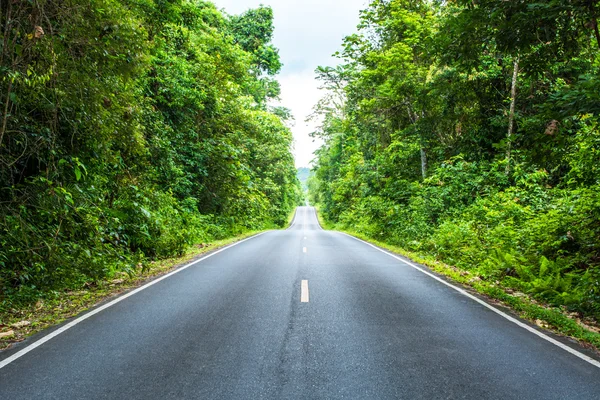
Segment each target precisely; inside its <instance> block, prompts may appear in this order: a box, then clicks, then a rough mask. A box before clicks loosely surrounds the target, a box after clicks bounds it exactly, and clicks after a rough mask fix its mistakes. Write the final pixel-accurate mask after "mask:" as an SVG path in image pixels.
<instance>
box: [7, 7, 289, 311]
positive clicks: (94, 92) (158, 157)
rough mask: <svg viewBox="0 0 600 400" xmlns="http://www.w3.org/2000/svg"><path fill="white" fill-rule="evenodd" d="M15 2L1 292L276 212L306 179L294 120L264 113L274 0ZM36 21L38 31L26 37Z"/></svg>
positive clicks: (265, 223)
mask: <svg viewBox="0 0 600 400" xmlns="http://www.w3.org/2000/svg"><path fill="white" fill-rule="evenodd" d="M40 7H43V10H42V9H41V8H40ZM10 8H11V11H10V13H11V14H10V18H9V15H8V13H9V10H8V9H7V8H6V7H2V9H1V10H0V23H1V24H2V26H4V24H6V23H7V21H8V22H10V21H12V22H14V24H13V25H11V26H9V27H8V28H7V29H6V30H4V29H3V33H2V34H4V33H5V32H8V34H9V35H11V36H10V38H7V39H6V40H5V41H4V43H8V47H1V48H0V52H1V57H0V104H2V105H3V106H2V107H3V110H4V106H5V105H7V107H8V112H7V113H0V114H1V115H0V129H1V130H0V164H1V165H2V168H0V261H1V262H2V266H3V267H2V268H1V269H0V304H8V303H10V301H13V300H14V301H17V300H18V299H25V300H26V299H31V297H30V295H31V296H33V297H35V296H37V295H39V294H40V293H42V294H43V293H46V292H47V291H49V290H54V289H64V288H73V287H80V286H81V285H83V284H84V283H86V282H88V283H89V282H102V281H103V280H105V279H108V278H110V277H111V276H112V275H114V274H117V273H119V272H122V271H125V272H127V273H129V274H135V273H136V271H137V270H138V264H142V265H143V264H144V263H146V262H147V260H148V259H152V258H159V257H169V256H173V255H177V254H182V253H183V252H185V251H186V249H187V248H188V247H189V246H192V245H194V244H197V243H198V242H204V243H205V242H208V241H211V240H213V239H217V238H224V237H226V236H231V235H233V234H237V233H240V232H242V231H245V230H248V229H252V230H256V229H261V228H264V227H272V226H274V225H281V224H283V223H284V222H285V217H286V216H287V215H288V213H289V211H290V210H291V208H292V207H293V206H294V205H295V204H296V203H297V201H298V196H299V189H298V182H297V180H296V177H295V170H294V166H293V165H294V163H293V158H292V155H291V143H292V137H291V132H290V131H289V130H288V129H287V128H286V127H285V125H284V123H283V122H282V120H281V119H280V117H278V116H276V115H275V114H272V113H270V112H268V111H267V109H268V107H267V99H269V98H273V97H276V96H278V94H279V85H278V83H277V82H276V80H275V79H274V77H271V76H269V77H265V76H262V75H263V73H268V74H271V75H273V74H275V73H276V72H277V71H278V70H279V68H280V63H279V57H278V54H277V49H275V48H274V47H273V46H272V45H271V43H270V41H271V37H272V30H273V24H272V12H271V10H270V9H269V8H266V7H260V8H259V9H257V10H253V11H249V12H248V13H246V14H245V15H243V16H239V17H230V16H225V15H222V14H221V12H220V11H218V10H217V8H216V7H215V6H214V4H212V3H209V2H205V1H198V0H175V1H156V2H155V1H149V0H127V1H117V0H92V1H83V0H74V1H71V2H69V3H68V4H62V3H61V4H58V3H56V2H47V1H42V2H11V5H10ZM42 17H43V18H42ZM32 24H33V25H32ZM32 26H34V27H40V30H38V29H37V28H36V30H35V32H38V33H39V35H40V37H39V38H36V37H35V32H34V33H33V37H32V38H31V39H27V36H26V35H27V34H32V32H31V27H32ZM245 30H248V32H246V31H245ZM42 31H43V33H44V34H43V35H41V32H42ZM244 32H245V33H244ZM236 37H237V39H236ZM238 39H239V40H238ZM244 40H245V42H243V43H242V41H244ZM277 114H279V115H281V117H282V118H283V117H285V116H286V113H285V112H283V110H278V111H277ZM6 266H8V267H6ZM20 296H23V297H20ZM9 300H10V301H9Z"/></svg>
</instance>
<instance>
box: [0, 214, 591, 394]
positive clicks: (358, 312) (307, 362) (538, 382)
mask: <svg viewBox="0 0 600 400" xmlns="http://www.w3.org/2000/svg"><path fill="white" fill-rule="evenodd" d="M33 343H34V340H28V341H26V342H25V343H22V344H20V345H18V346H17V347H16V348H15V349H13V350H11V351H9V352H4V353H0V360H2V359H7V357H10V356H12V355H14V354H15V353H16V352H18V351H22V350H23V349H26V348H28V347H27V346H31V345H32V344H33ZM575 349H577V348H576V347H575ZM578 351H582V352H585V350H583V349H578ZM0 399H13V400H14V399H478V400H480V399H563V400H564V399H578V400H581V399H600V368H598V367H597V366H595V365H592V364H590V363H589V362H586V361H585V360H583V359H581V358H578V357H577V356H575V355H573V354H570V353H568V352H567V351H565V350H564V349H562V348H560V347H558V346H556V345H555V344H553V343H550V342H548V341H547V340H544V339H543V338H540V337H538V336H536V335H535V334H532V333H531V332H529V331H528V330H526V329H524V328H523V327H521V326H518V325H516V324H515V323H513V322H511V321H509V320H507V319H506V318H504V317H503V316H501V315H499V314H498V313H495V312H494V311H493V310H490V309H489V308H487V307H485V306H484V305H482V304H480V303H478V302H477V301H474V300H473V299H471V298H469V297H467V296H465V295H464V294H462V293H460V292H458V291H457V290H455V289H454V288H452V287H449V286H447V285H445V284H443V283H441V282H439V281H438V280H436V279H434V278H432V277H431V276H428V275H426V274H424V273H422V272H421V271H419V270H417V269H415V268H413V267H411V266H409V265H407V264H405V263H403V262H402V261H400V260H398V259H395V258H393V257H390V256H389V255H387V254H385V253H383V252H381V251H379V250H377V249H376V248H374V247H372V246H369V245H367V244H365V243H363V242H361V241H358V240H356V239H354V238H352V237H349V236H347V235H344V234H342V233H337V232H330V231H324V230H322V229H321V228H320V227H319V225H318V222H317V220H316V217H315V213H314V209H312V208H310V207H300V208H299V209H298V210H297V214H296V218H295V220H294V223H293V225H292V226H291V227H290V228H289V229H287V230H282V231H270V232H267V233H264V234H262V235H260V236H258V237H254V238H252V239H249V240H246V241H244V242H242V243H239V244H237V245H235V246H233V247H231V248H228V249H226V250H224V251H221V252H219V253H218V254H214V255H213V256H211V257H209V258H206V259H205V260H203V261H201V262H199V263H197V264H194V265H192V266H190V267H189V268H187V269H184V270H181V271H180V272H178V273H176V274H174V275H172V276H170V277H168V278H166V279H163V280H161V281H159V282H157V283H156V284H154V285H152V286H149V287H147V288H145V289H143V290H141V291H139V292H137V293H135V294H133V295H131V296H130V297H127V298H125V299H124V300H122V301H120V302H118V303H116V304H114V305H112V306H110V307H108V308H106V309H104V310H102V311H100V312H98V313H96V314H94V315H92V316H90V317H89V318H87V319H85V320H83V321H81V322H79V323H77V324H75V325H73V326H72V327H71V328H70V329H68V330H65V331H64V332H62V333H60V334H59V335H57V336H56V337H53V338H52V339H50V340H48V341H47V342H45V343H43V344H42V345H40V346H39V347H37V348H35V349H33V350H31V351H29V352H28V353H27V354H24V355H23V356H22V357H20V358H17V359H15V360H14V361H12V362H10V363H9V364H7V365H5V366H4V367H3V368H1V369H0Z"/></svg>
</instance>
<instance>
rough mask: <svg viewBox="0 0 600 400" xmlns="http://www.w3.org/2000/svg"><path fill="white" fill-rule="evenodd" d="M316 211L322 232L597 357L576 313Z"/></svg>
mask: <svg viewBox="0 0 600 400" xmlns="http://www.w3.org/2000/svg"><path fill="white" fill-rule="evenodd" d="M318 211H319V210H318V208H317V218H318V220H319V223H320V224H321V227H322V228H323V229H327V230H338V231H340V232H345V233H347V234H349V235H352V236H355V237H357V238H359V239H362V240H365V241H368V242H369V243H372V244H374V245H376V246H378V247H381V248H383V249H386V250H389V251H391V252H393V253H395V254H398V255H400V256H403V257H405V258H407V259H410V260H412V261H415V262H417V263H419V264H422V265H425V266H426V267H428V268H429V269H430V270H431V271H433V272H435V273H437V274H438V275H442V276H444V277H447V278H449V279H450V280H451V281H453V282H455V283H458V284H459V285H461V286H463V288H464V289H466V290H468V291H470V292H472V293H473V292H475V293H477V294H479V295H481V296H483V297H485V298H486V299H487V300H488V302H489V303H491V304H495V305H499V306H501V307H505V308H507V309H509V310H512V311H513V312H514V314H516V315H517V316H519V317H520V318H522V319H525V320H527V321H529V322H531V323H532V324H535V325H537V326H538V327H540V328H542V329H545V330H547V331H550V332H553V333H555V334H557V335H560V336H564V337H568V338H571V339H574V340H575V341H577V342H578V343H579V344H581V345H582V346H584V347H586V348H588V349H591V350H593V351H595V352H596V353H597V354H598V355H600V328H599V327H598V325H597V322H596V321H590V320H588V321H584V320H582V319H581V318H579V316H578V315H577V314H576V313H568V312H567V311H566V310H563V309H560V308H556V307H550V306H548V305H545V304H540V303H539V302H538V301H536V300H535V299H532V298H531V297H529V296H528V295H526V294H525V293H521V292H517V291H514V290H512V289H510V288H505V287H502V286H501V285H500V284H499V282H490V281H486V280H483V279H482V278H481V277H479V276H477V275H475V274H472V273H470V272H469V271H465V270H461V269H459V268H456V267H453V266H450V265H448V264H444V263H443V262H441V261H439V260H436V259H435V258H434V257H432V256H429V255H423V254H417V253H414V252H410V251H406V250H404V249H402V248H400V247H398V246H394V245H391V244H388V243H385V242H381V241H379V240H376V239H373V238H371V237H369V236H367V235H364V234H361V233H359V232H354V231H352V230H348V229H340V228H339V227H337V226H335V224H331V223H330V222H328V221H326V220H324V219H323V218H322V216H321V214H320V213H319V212H318Z"/></svg>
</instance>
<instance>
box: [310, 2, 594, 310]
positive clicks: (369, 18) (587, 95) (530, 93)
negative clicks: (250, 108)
mask: <svg viewBox="0 0 600 400" xmlns="http://www.w3.org/2000/svg"><path fill="white" fill-rule="evenodd" d="M599 14H600V6H599V5H598V2H596V1H591V0H518V1H504V0H485V1H475V0H453V1H427V0H374V1H371V2H370V4H369V5H368V7H367V8H366V9H365V10H364V11H362V12H361V15H360V25H359V29H358V31H357V33H356V34H353V35H350V36H347V37H346V38H345V39H344V41H343V44H342V47H341V50H340V51H339V52H338V53H336V56H337V57H338V59H339V64H338V65H335V66H322V67H319V68H318V69H317V74H318V78H319V79H320V82H321V85H322V87H323V90H324V91H325V92H324V93H325V95H324V97H323V98H322V99H321V100H320V102H319V103H318V104H317V105H316V106H315V109H314V115H313V117H314V118H315V119H316V120H318V121H320V122H319V127H318V129H317V130H316V131H315V132H314V136H315V137H318V138H320V139H321V140H323V142H324V145H323V146H322V147H321V148H320V150H318V152H317V156H316V164H315V167H314V171H313V176H312V177H311V178H310V180H309V190H310V197H311V202H312V203H314V204H317V206H318V208H319V210H320V213H321V215H322V217H323V218H324V220H325V221H326V222H327V223H328V224H329V225H331V226H332V227H335V228H338V229H344V230H347V231H350V232H355V233H357V234H361V235H363V236H364V237H367V238H371V239H376V240H378V241H381V242H384V243H388V244H391V245H395V246H398V247H400V248H402V249H404V250H406V251H408V252H411V253H412V254H419V255H423V256H426V257H430V258H433V259H434V260H437V261H439V262H442V263H445V264H446V265H449V266H451V267H452V268H456V269H457V270H458V271H464V272H463V273H464V274H468V275H469V276H470V277H472V278H471V281H481V282H487V283H488V284H489V285H491V286H496V287H499V288H502V289H503V290H508V291H510V292H514V293H522V294H524V295H526V296H530V297H531V298H533V299H534V300H536V301H538V302H540V303H542V304H546V305H549V306H554V307H557V308H559V309H562V310H565V312H569V313H575V314H576V315H579V316H583V317H588V318H594V319H596V320H598V319H599V318H600V157H599V156H600V133H599V130H598V123H599V121H600V74H599V73H600V70H599V68H600V56H599V55H600V51H599V50H600V32H599V28H598V20H597V18H598V15H599Z"/></svg>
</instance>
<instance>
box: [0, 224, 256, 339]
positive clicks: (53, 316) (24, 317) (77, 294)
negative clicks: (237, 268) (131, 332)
mask: <svg viewBox="0 0 600 400" xmlns="http://www.w3.org/2000/svg"><path fill="white" fill-rule="evenodd" d="M260 232H263V231H253V232H247V233H245V234H242V235H239V236H235V237H232V238H228V239H223V240H219V241H215V242H214V243H209V244H204V243H203V244H198V245H196V246H193V247H192V248H190V249H189V250H188V251H187V252H186V253H185V254H184V255H183V256H181V257H175V258H168V259H164V260H159V261H153V262H151V264H150V268H148V269H147V270H146V271H144V272H143V273H142V272H141V271H140V272H139V273H138V274H136V275H134V276H131V277H130V276H129V275H127V274H125V273H123V274H121V276H120V277H118V278H117V279H112V280H109V281H103V282H100V283H99V284H98V285H96V286H91V287H86V288H84V289H82V290H77V291H72V290H70V291H64V292H55V293H54V296H49V297H48V298H46V299H43V300H39V301H38V302H37V303H35V304H31V305H28V306H26V307H23V308H14V309H10V310H8V311H7V312H3V313H0V350H5V349H7V348H9V347H10V346H12V345H13V344H14V343H17V342H21V341H23V340H25V339H26V338H27V337H28V336H31V335H33V334H35V333H37V332H40V331H42V330H44V329H46V328H48V327H51V326H53V325H56V324H59V323H61V322H63V321H65V320H67V319H69V318H72V317H74V316H76V315H78V314H80V313H81V312H83V311H86V310H88V309H90V308H92V307H94V306H96V305H98V304H100V303H102V302H104V301H107V300H110V299H113V298H115V297H117V296H119V295H120V294H123V293H125V292H127V291H130V290H132V289H135V288H137V287H140V286H142V285H143V284H145V283H147V282H149V281H151V280H153V279H155V278H158V277H160V276H162V275H164V274H166V273H168V272H171V271H173V270H175V269H177V268H178V267H180V266H182V265H184V264H187V263H189V262H191V261H193V260H195V259H197V258H199V257H200V256H202V255H204V254H206V253H208V252H210V251H213V250H217V249H219V248H222V247H224V246H226V245H229V244H232V243H234V242H237V241H239V240H242V239H245V238H247V237H250V236H252V235H256V234H258V233H260Z"/></svg>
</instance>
